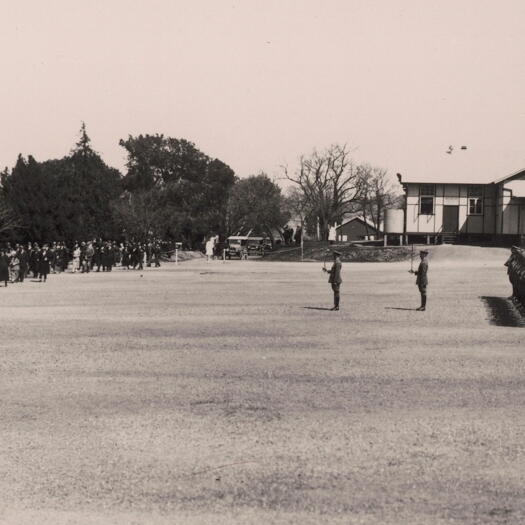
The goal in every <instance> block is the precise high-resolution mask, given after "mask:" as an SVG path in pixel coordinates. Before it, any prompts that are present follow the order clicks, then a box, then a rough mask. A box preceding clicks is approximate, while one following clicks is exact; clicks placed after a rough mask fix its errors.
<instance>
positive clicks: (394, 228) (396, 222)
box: [385, 210, 405, 234]
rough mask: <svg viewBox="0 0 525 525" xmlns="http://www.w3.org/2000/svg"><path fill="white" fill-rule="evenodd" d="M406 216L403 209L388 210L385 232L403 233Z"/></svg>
mask: <svg viewBox="0 0 525 525" xmlns="http://www.w3.org/2000/svg"><path fill="white" fill-rule="evenodd" d="M404 217H405V216H404V211H403V210H386V211H385V233H387V234H388V233H403V225H404Z"/></svg>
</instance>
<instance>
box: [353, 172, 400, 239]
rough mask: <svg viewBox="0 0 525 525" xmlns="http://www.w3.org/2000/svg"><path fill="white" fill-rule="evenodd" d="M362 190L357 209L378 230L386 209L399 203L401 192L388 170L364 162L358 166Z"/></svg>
mask: <svg viewBox="0 0 525 525" xmlns="http://www.w3.org/2000/svg"><path fill="white" fill-rule="evenodd" d="M357 171H358V174H359V178H360V187H361V192H360V195H359V198H358V201H357V209H358V210H359V212H360V213H361V215H362V216H363V219H365V221H367V220H368V219H370V221H371V222H372V224H373V225H374V227H375V228H376V229H377V230H380V229H381V226H382V223H383V220H384V214H385V210H386V209H387V208H389V207H394V206H398V205H399V199H400V194H399V193H398V192H397V191H396V190H395V189H394V187H393V185H392V181H391V179H390V178H389V177H388V174H387V172H386V170H384V169H382V168H378V167H372V166H370V165H368V164H363V165H361V166H358V168H357Z"/></svg>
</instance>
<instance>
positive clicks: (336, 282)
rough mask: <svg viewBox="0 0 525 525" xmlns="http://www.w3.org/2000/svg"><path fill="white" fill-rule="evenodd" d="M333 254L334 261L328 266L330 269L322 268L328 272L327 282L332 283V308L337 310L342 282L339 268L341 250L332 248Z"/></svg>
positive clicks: (340, 266)
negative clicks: (330, 266)
mask: <svg viewBox="0 0 525 525" xmlns="http://www.w3.org/2000/svg"><path fill="white" fill-rule="evenodd" d="M333 255H334V263H333V264H332V268H330V270H327V269H326V268H323V271H324V272H326V273H329V274H330V276H329V278H328V282H329V283H330V284H331V285H332V290H333V292H334V307H333V308H332V310H339V301H340V297H341V295H340V292H341V283H342V282H343V279H341V268H342V266H343V265H342V263H341V252H338V251H336V250H334V252H333Z"/></svg>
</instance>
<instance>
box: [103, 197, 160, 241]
mask: <svg viewBox="0 0 525 525" xmlns="http://www.w3.org/2000/svg"><path fill="white" fill-rule="evenodd" d="M159 200H160V195H159V192H158V190H156V189H155V188H153V189H151V190H148V191H141V192H137V193H130V192H125V193H124V194H123V195H122V196H121V197H120V198H119V199H118V200H116V201H114V202H113V205H112V207H113V213H114V217H115V221H116V223H117V224H118V225H119V227H120V228H121V231H122V232H123V233H124V237H126V238H127V239H128V240H131V239H135V240H139V241H145V240H147V239H148V238H149V237H151V236H154V237H164V235H165V230H166V225H165V220H164V214H163V210H162V209H161V208H160V207H159Z"/></svg>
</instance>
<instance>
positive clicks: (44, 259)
mask: <svg viewBox="0 0 525 525" xmlns="http://www.w3.org/2000/svg"><path fill="white" fill-rule="evenodd" d="M51 259H52V255H51V252H50V251H49V248H48V246H47V244H44V247H43V248H42V250H40V254H39V258H38V268H39V270H38V271H39V281H40V282H42V279H43V280H44V282H46V281H47V276H48V275H49V271H50V270H51V266H50V264H51Z"/></svg>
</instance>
